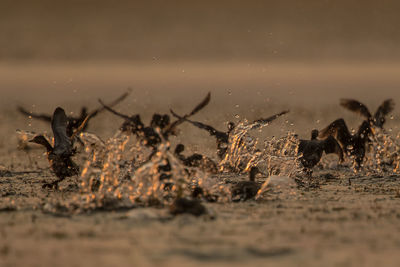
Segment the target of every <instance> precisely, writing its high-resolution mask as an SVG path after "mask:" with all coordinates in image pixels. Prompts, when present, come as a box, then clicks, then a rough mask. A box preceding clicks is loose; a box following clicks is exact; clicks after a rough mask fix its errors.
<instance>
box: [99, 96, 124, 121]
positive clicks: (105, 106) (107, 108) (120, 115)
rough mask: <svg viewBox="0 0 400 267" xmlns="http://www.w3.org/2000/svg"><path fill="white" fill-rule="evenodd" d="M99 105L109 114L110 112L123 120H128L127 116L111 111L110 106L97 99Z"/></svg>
mask: <svg viewBox="0 0 400 267" xmlns="http://www.w3.org/2000/svg"><path fill="white" fill-rule="evenodd" d="M99 103H100V104H101V105H102V106H103V107H104V108H105V109H106V110H108V111H109V112H111V113H112V114H114V115H117V116H118V117H121V118H124V119H125V120H130V117H129V116H128V115H125V114H122V113H120V112H118V111H116V110H114V109H112V108H111V107H110V106H108V105H106V104H104V102H103V101H102V100H101V99H99Z"/></svg>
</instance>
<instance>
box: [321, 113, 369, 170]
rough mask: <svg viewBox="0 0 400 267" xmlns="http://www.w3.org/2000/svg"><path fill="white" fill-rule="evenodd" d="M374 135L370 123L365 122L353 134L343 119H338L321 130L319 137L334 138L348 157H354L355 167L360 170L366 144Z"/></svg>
mask: <svg viewBox="0 0 400 267" xmlns="http://www.w3.org/2000/svg"><path fill="white" fill-rule="evenodd" d="M373 134H374V130H373V129H372V128H371V125H370V123H369V122H368V121H363V123H362V124H361V125H360V127H359V128H358V131H357V132H356V133H355V134H351V133H350V131H349V129H348V128H347V125H346V122H345V121H344V120H343V119H337V120H335V121H334V122H332V123H331V124H329V125H328V126H327V127H326V128H324V129H323V130H321V131H320V133H319V137H320V138H322V139H324V138H329V136H332V137H334V138H335V139H336V140H337V141H338V143H339V144H340V146H341V147H342V150H343V151H344V152H345V153H346V155H348V156H351V157H354V163H355V166H356V167H357V168H360V167H361V165H362V162H363V160H364V157H365V150H366V143H367V142H368V141H369V137H370V136H372V135H373Z"/></svg>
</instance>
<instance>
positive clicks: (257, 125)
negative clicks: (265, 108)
mask: <svg viewBox="0 0 400 267" xmlns="http://www.w3.org/2000/svg"><path fill="white" fill-rule="evenodd" d="M288 112H289V110H284V111H282V112H280V113H277V114H275V115H272V116H270V117H268V118H266V119H259V120H256V121H254V122H253V123H252V125H251V128H250V129H257V128H260V127H262V126H265V125H268V124H269V123H270V122H272V121H274V120H275V119H277V118H278V117H280V116H282V115H284V114H286V113H288Z"/></svg>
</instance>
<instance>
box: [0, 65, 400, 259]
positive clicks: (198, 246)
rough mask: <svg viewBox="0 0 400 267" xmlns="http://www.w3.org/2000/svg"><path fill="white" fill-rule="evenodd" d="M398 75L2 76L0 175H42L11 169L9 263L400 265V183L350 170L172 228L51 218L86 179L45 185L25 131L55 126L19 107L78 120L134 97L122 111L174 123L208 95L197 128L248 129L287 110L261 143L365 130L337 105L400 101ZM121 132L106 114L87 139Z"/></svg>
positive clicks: (193, 145)
mask: <svg viewBox="0 0 400 267" xmlns="http://www.w3.org/2000/svg"><path fill="white" fill-rule="evenodd" d="M398 69H399V68H398V66H397V65H365V64H361V65H347V66H345V65H344V64H336V65H334V64H333V65H318V66H315V65H301V64H300V65H298V64H291V65H289V66H288V65H284V64H277V65H268V64H255V65H254V64H251V65H247V64H236V65H232V64H231V65H229V66H227V65H221V64H218V65H215V64H213V65H210V66H206V65H193V64H184V63H174V64H170V63H169V64H161V66H159V67H154V66H151V67H149V66H147V67H146V66H133V67H132V66H126V65H120V64H117V65H109V66H104V65H103V66H100V67H98V66H97V67H96V68H95V67H93V65H80V66H71V65H61V66H60V65H55V66H53V67H52V68H49V67H48V66H35V65H15V64H14V65H12V66H11V65H3V66H0V73H2V77H4V79H3V78H2V80H1V81H0V85H1V88H2V95H3V101H2V102H3V103H2V105H3V112H2V114H1V115H0V120H1V122H2V123H1V126H0V132H1V135H0V151H1V153H0V164H1V165H2V166H3V169H4V170H9V171H12V172H22V171H38V172H39V173H37V174H35V173H31V174H15V173H14V174H12V173H11V174H10V173H8V172H6V171H3V172H1V175H0V176H1V177H0V183H1V187H0V189H1V191H0V193H1V196H2V197H1V199H0V208H1V212H0V213H1V216H0V231H1V237H2V238H1V240H0V265H1V266H55V265H57V266H82V265H85V266H108V265H118V266H132V265H135V266H154V265H161V266H200V265H205V264H207V265H211V266H216V265H218V266H232V265H233V266H236V265H238V266H239V265H240V266H242V265H244V264H249V265H250V264H251V265H267V264H271V265H274V266H288V265H295V266H377V265H383V266H396V265H397V263H398V261H399V256H398V250H399V248H400V235H399V231H400V227H399V225H400V213H399V210H400V209H399V205H400V190H399V186H400V176H398V175H392V176H389V175H388V176H384V177H373V176H365V175H355V174H354V173H353V172H352V170H351V169H350V168H346V167H342V168H339V169H335V168H333V169H329V168H325V169H322V170H317V171H316V172H315V174H314V175H315V177H317V180H318V181H319V183H320V187H319V188H310V189H301V188H300V189H296V190H297V191H296V192H297V193H296V194H295V195H290V194H287V193H281V194H271V195H267V196H266V197H265V198H264V199H261V200H259V201H249V202H246V203H225V204H209V203H208V204H206V205H207V207H208V208H209V209H210V210H211V212H212V214H214V215H215V218H210V217H209V216H205V217H200V218H195V217H192V216H189V215H183V216H178V217H176V218H170V217H169V216H167V215H166V211H165V209H152V208H146V209H136V210H131V211H114V212H94V213H88V214H79V215H71V216H67V217H65V216H57V215H55V214H49V213H46V212H44V210H45V206H46V204H47V203H48V202H49V201H51V199H56V198H57V199H59V198H63V199H68V198H69V197H71V195H73V194H76V191H77V190H78V189H77V186H76V183H77V179H78V178H76V177H73V178H70V179H67V180H66V181H65V182H62V183H61V187H62V189H61V191H60V192H49V191H48V190H44V189H42V188H41V186H42V184H43V182H44V181H48V180H51V179H53V176H52V174H51V172H50V170H49V169H48V163H47V161H46V159H45V156H44V154H43V152H44V151H43V150H41V149H33V150H31V151H30V152H29V154H28V153H26V152H24V151H20V150H17V139H16V134H15V129H24V130H34V131H38V132H40V131H45V130H47V131H49V127H48V125H46V124H44V123H40V122H37V121H34V120H29V119H27V118H24V117H23V116H21V115H20V114H18V113H17V112H16V111H15V109H14V106H15V105H16V104H21V105H24V106H27V107H29V106H31V105H35V106H34V107H33V108H32V110H34V111H37V112H51V110H52V109H53V108H54V107H55V106H56V105H63V106H65V108H66V109H67V111H69V110H74V111H78V109H79V107H80V106H81V105H83V104H86V103H87V105H89V106H90V107H97V105H98V104H97V102H96V101H97V98H98V97H102V98H104V99H111V98H113V97H116V96H117V95H119V94H120V93H121V92H123V91H124V90H125V89H126V88H127V87H132V88H133V90H134V94H133V95H132V96H130V97H129V99H127V100H126V101H125V102H124V103H121V104H120V105H119V106H118V108H119V109H120V110H121V111H124V112H127V113H134V112H140V113H143V114H144V116H145V119H144V120H146V121H147V119H149V116H150V114H151V113H152V112H153V111H154V110H157V111H159V112H168V108H170V107H173V108H174V109H176V111H179V112H184V111H186V110H187V109H188V108H190V107H192V106H193V104H195V103H196V102H197V101H198V99H199V98H200V97H201V96H202V95H204V93H205V92H207V91H211V92H212V94H213V98H212V101H211V103H210V105H209V106H208V107H207V108H206V109H205V110H203V111H202V112H201V113H199V114H198V115H196V119H198V120H204V121H207V122H209V123H211V124H213V125H215V126H216V127H218V128H220V129H223V127H225V125H224V123H225V122H226V121H227V120H232V119H236V118H235V116H234V115H235V114H240V118H248V119H250V120H251V119H256V118H258V117H259V116H265V115H267V116H268V115H270V114H272V113H274V112H277V111H280V110H281V109H284V108H288V107H290V108H291V113H290V114H289V115H288V116H287V117H286V118H284V119H280V120H277V121H276V122H274V124H272V125H271V127H267V128H265V129H263V131H262V132H261V133H259V132H257V133H255V134H256V135H257V136H259V137H260V138H267V137H270V136H271V135H276V136H281V135H282V134H283V133H285V132H286V131H288V130H294V131H296V132H297V133H299V134H300V136H301V137H306V136H308V134H309V131H310V130H311V129H312V128H322V127H324V126H326V125H327V123H329V122H330V121H331V120H333V119H336V118H338V117H343V118H345V119H346V121H349V122H350V124H351V126H353V127H356V126H357V125H358V124H359V123H360V122H361V119H360V118H359V117H358V116H357V115H354V114H351V113H350V112H347V111H345V110H343V109H342V108H341V107H339V105H338V99H339V98H340V97H357V96H359V99H360V100H362V101H363V102H365V103H366V104H368V105H369V106H371V107H372V108H371V109H375V108H376V107H377V106H378V104H380V102H381V101H382V100H384V99H386V98H389V97H393V98H394V100H395V101H396V102H397V99H398V98H399V92H400V91H398V90H397V86H398V84H399V82H400V81H399V79H400V78H399V77H400V76H398V75H397V73H398ZM3 74H4V75H3ZM110 88H112V89H110ZM360 93H362V94H361V95H359V94H360ZM60 96H62V97H60ZM237 105H238V106H237ZM394 115H395V116H394V119H392V120H388V123H387V125H386V128H387V129H392V130H393V133H397V132H398V125H399V121H398V116H397V115H398V109H396V110H395V112H394ZM120 123H121V122H120V121H119V120H116V119H115V118H114V117H112V116H111V115H109V114H107V113H104V114H101V115H100V116H99V117H98V118H97V119H96V120H94V121H93V123H92V124H91V125H90V128H89V131H90V132H95V133H97V134H99V135H100V136H102V137H103V138H108V137H110V136H111V135H112V134H113V132H114V129H115V128H116V127H117V126H118V125H119V124H120ZM181 129H182V134H181V135H180V136H179V137H177V138H175V139H174V140H173V142H178V141H182V142H184V143H185V144H188V147H189V148H188V150H189V151H190V150H192V151H199V152H201V153H206V154H207V155H209V156H211V157H213V158H216V157H215V154H214V153H213V149H214V146H215V143H214V140H213V139H211V138H209V137H208V135H207V134H205V133H201V132H199V131H197V130H196V129H193V127H190V126H188V125H183V126H182V127H181ZM29 159H30V160H29ZM330 159H331V160H332V161H336V158H335V157H333V158H330ZM327 173H330V174H331V176H329V175H326V174H327ZM349 177H352V180H351V183H349V179H348V178H349ZM243 178H244V177H243V176H240V177H239V176H237V177H236V176H232V177H230V179H232V180H238V179H243ZM261 179H265V178H261Z"/></svg>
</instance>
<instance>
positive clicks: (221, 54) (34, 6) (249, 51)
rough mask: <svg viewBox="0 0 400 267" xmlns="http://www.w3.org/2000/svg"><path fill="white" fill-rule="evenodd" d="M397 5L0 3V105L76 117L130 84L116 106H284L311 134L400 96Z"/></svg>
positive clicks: (226, 111)
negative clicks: (353, 102)
mask: <svg viewBox="0 0 400 267" xmlns="http://www.w3.org/2000/svg"><path fill="white" fill-rule="evenodd" d="M399 8H400V3H398V1H394V0H393V1H389V0H380V1H373V0H363V1H361V0H335V1H333V0H332V1H330V0H307V1H297V0H269V1H268V0H263V1H262V0H246V1H240V0H218V1H215V0H213V1H211V0H204V1H187V0H186V1H183V0H170V1H162V0H146V1H127V0H126V1H124V0H120V1H105V0H96V1H94V0H79V1H78V0H69V1H61V0H58V1H57V0H35V1H31V0H2V1H1V3H0V33H1V36H2V38H0V88H1V89H0V90H1V92H2V95H3V97H2V100H1V104H2V106H3V107H9V108H10V109H11V108H14V107H15V105H16V104H21V105H25V106H27V107H28V108H31V110H33V111H36V112H39V111H47V112H49V111H51V110H52V109H53V108H54V107H55V106H56V105H61V104H62V105H64V106H65V107H66V108H69V109H71V110H76V109H77V108H78V107H79V106H80V105H81V104H82V103H86V104H88V105H89V106H97V105H98V103H97V98H98V97H102V98H105V99H108V98H112V97H116V96H117V95H119V94H120V93H122V92H123V91H124V90H126V88H132V89H133V92H134V94H133V95H134V96H133V97H131V98H130V100H128V101H127V103H125V104H123V105H121V107H120V109H121V110H122V111H124V112H127V113H133V112H139V111H140V112H142V113H146V112H148V113H151V112H153V111H158V112H168V109H169V107H171V106H174V107H175V108H176V109H179V108H182V109H187V108H188V107H187V103H186V102H185V101H186V100H185V99H187V98H190V99H193V100H192V101H195V99H200V98H201V97H202V96H204V95H205V93H206V92H207V91H212V92H213V100H212V101H213V102H212V103H211V104H210V107H209V109H210V110H209V111H208V112H207V111H205V114H206V115H205V116H208V117H209V118H214V119H215V114H216V113H217V114H219V115H220V117H221V118H220V119H219V120H220V121H219V123H221V122H222V121H226V120H229V119H233V118H236V117H235V115H238V114H239V115H240V116H241V118H243V117H245V118H248V119H253V118H256V117H257V116H266V115H269V114H270V113H271V112H275V111H279V110H280V109H282V108H291V109H292V110H296V109H297V111H298V113H297V114H301V115H303V116H302V118H301V119H303V118H304V119H307V120H308V121H309V122H311V123H313V126H315V127H318V125H315V124H316V121H319V122H321V120H322V122H321V123H328V120H330V119H332V118H333V119H335V118H336V117H337V116H341V117H342V116H352V117H351V118H353V117H354V115H353V114H350V113H346V111H344V110H343V109H341V108H340V107H339V105H338V102H339V98H341V97H354V98H358V99H360V100H361V101H363V102H365V103H366V104H368V105H370V106H371V109H373V110H375V108H376V107H377V106H378V105H379V104H380V103H381V102H382V101H383V100H384V99H386V98H389V97H394V98H395V100H396V98H397V99H398V97H399V95H400V93H399V90H398V85H399V84H400V68H399V66H400V65H399V60H400V50H399V49H398V47H399V44H400V27H399V25H400V16H399ZM155 107H156V108H155ZM154 109H156V110H154ZM327 109H328V110H330V111H331V113H332V116H327V117H324V116H323V114H325V113H324V112H325V111H326V110H327ZM301 119H300V118H297V119H296V120H297V121H298V120H301ZM356 119H357V118H356ZM293 121H295V119H293Z"/></svg>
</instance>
